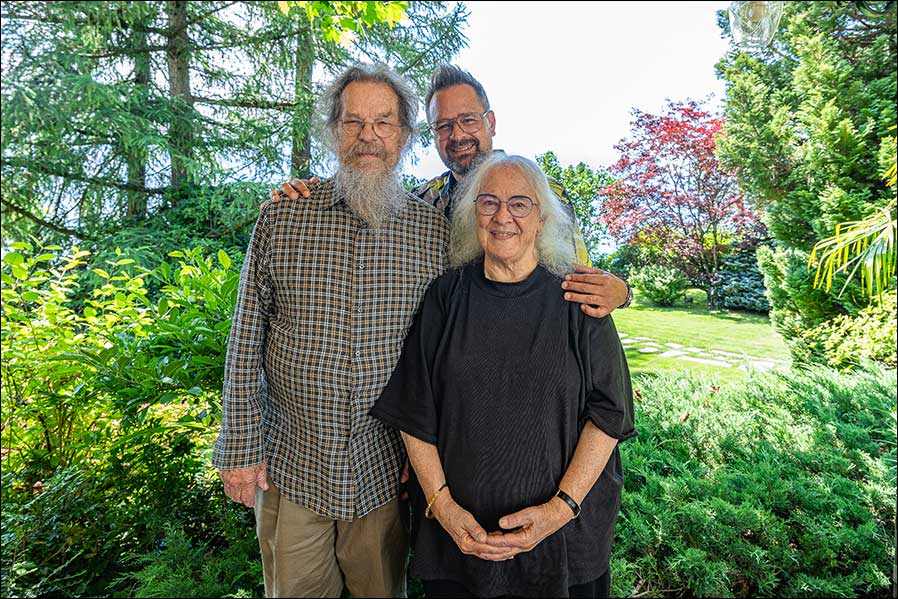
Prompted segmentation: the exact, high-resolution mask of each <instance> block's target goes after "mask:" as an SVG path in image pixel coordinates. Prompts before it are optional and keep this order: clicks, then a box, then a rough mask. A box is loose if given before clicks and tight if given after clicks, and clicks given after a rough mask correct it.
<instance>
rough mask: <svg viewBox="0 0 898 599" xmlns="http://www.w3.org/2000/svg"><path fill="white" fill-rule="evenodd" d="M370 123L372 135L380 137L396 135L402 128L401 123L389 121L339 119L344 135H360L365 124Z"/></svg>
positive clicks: (385, 137)
mask: <svg viewBox="0 0 898 599" xmlns="http://www.w3.org/2000/svg"><path fill="white" fill-rule="evenodd" d="M368 124H370V125H371V128H372V129H374V135H376V136H378V137H380V138H381V139H387V138H390V137H393V136H394V135H396V132H397V131H399V129H401V128H402V126H401V125H397V124H396V123H391V122H390V121H363V120H361V119H344V120H342V121H340V127H342V128H343V133H345V134H346V135H352V136H357V135H361V134H362V131H363V130H364V129H365V125H368Z"/></svg>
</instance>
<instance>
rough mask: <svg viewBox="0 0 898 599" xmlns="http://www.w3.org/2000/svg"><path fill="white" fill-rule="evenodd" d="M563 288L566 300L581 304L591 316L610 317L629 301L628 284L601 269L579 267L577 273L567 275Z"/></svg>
mask: <svg viewBox="0 0 898 599" xmlns="http://www.w3.org/2000/svg"><path fill="white" fill-rule="evenodd" d="M561 288H562V289H564V290H565V294H564V299H566V300H567V301H569V302H577V303H579V304H581V306H580V309H582V310H583V312H585V313H586V314H588V315H589V316H592V317H594V318H601V317H602V316H608V315H609V314H611V313H612V312H614V311H615V310H616V309H617V308H619V307H621V306H622V305H624V303H625V302H626V301H627V284H626V283H624V282H623V281H621V280H620V279H618V278H617V277H615V276H614V275H613V274H611V273H610V272H606V271H604V270H602V269H600V268H590V267H588V266H582V265H580V264H578V265H577V268H576V272H575V273H573V274H569V275H566V276H565V277H564V283H562V284H561Z"/></svg>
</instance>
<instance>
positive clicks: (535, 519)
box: [486, 497, 572, 556]
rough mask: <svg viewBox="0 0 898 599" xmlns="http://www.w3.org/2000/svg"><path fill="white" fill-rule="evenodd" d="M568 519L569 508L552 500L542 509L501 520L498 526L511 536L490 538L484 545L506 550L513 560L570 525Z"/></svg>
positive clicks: (521, 512) (540, 506)
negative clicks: (517, 555) (566, 525)
mask: <svg viewBox="0 0 898 599" xmlns="http://www.w3.org/2000/svg"><path fill="white" fill-rule="evenodd" d="M571 516H572V513H571V508H570V507H568V505H567V504H566V503H565V502H564V501H562V500H561V499H559V498H557V497H553V498H552V499H550V500H549V501H547V502H546V503H543V504H542V505H536V506H533V507H528V508H525V509H523V510H521V511H519V512H515V513H513V514H509V515H507V516H502V518H500V519H499V526H501V527H502V528H504V529H505V530H510V531H511V532H506V533H504V534H499V535H496V534H490V535H489V536H488V537H487V541H486V542H487V544H488V545H493V546H494V547H496V548H507V549H508V550H509V551H510V552H512V556H514V555H516V554H518V553H523V552H525V551H530V550H532V549H533V548H534V547H536V546H537V545H539V544H540V543H541V542H542V541H543V540H544V539H545V538H546V537H548V536H550V535H552V534H554V533H555V532H557V531H558V530H559V529H560V528H561V527H562V526H564V525H565V524H567V523H568V522H570V521H571Z"/></svg>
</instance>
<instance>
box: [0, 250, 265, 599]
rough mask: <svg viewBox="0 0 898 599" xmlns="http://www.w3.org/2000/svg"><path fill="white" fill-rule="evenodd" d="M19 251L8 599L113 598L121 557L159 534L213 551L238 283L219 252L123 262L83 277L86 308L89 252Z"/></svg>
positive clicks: (5, 318) (10, 306) (10, 389)
mask: <svg viewBox="0 0 898 599" xmlns="http://www.w3.org/2000/svg"><path fill="white" fill-rule="evenodd" d="M11 249H12V250H14V251H11V252H9V253H7V255H6V256H5V257H4V265H3V272H2V280H3V288H2V294H3V311H2V315H0V325H2V352H3V369H2V377H3V385H2V395H0V397H2V407H3V415H4V426H3V430H2V435H3V446H4V448H6V451H5V452H4V455H3V460H4V474H3V480H2V483H3V484H2V496H3V515H2V518H3V550H2V566H3V567H2V572H3V574H2V590H3V593H2V594H3V595H4V596H15V595H25V594H27V595H68V596H77V595H84V594H88V595H102V594H108V593H110V592H113V591H114V590H115V589H114V588H113V587H111V586H110V585H113V584H114V581H115V580H116V579H117V578H118V577H119V576H120V575H121V574H122V571H123V568H125V567H126V566H125V565H124V561H123V558H125V557H127V556H128V555H129V554H133V553H141V554H142V553H145V552H146V551H148V550H150V549H152V548H153V547H154V546H155V545H156V543H157V541H158V539H159V537H160V536H161V535H163V534H164V529H165V527H167V526H168V527H177V528H179V529H182V530H184V531H186V533H188V534H190V535H192V536H191V538H192V539H196V540H197V542H200V543H205V542H211V540H212V539H216V538H218V537H220V534H221V533H220V532H218V531H216V528H215V524H214V523H215V522H216V521H217V520H218V519H219V517H220V515H219V514H218V512H219V511H220V510H221V509H223V508H222V507H221V505H219V504H216V503H212V502H210V501H209V499H210V497H215V496H217V497H221V496H222V493H221V489H220V483H219V482H218V481H217V477H213V473H212V471H211V467H210V465H209V463H208V455H207V454H208V452H209V450H210V446H211V443H212V441H213V439H214V436H215V433H216V432H217V430H216V429H217V426H216V425H217V422H218V419H219V416H220V411H221V409H220V394H221V385H222V377H223V366H224V357H225V352H226V349H227V336H228V330H229V328H230V319H231V315H232V312H233V310H234V303H235V299H236V289H237V281H238V272H237V269H236V268H234V267H233V266H232V264H231V260H230V258H229V257H228V256H227V254H225V253H224V252H223V251H219V252H218V256H217V258H212V257H208V256H205V255H204V254H203V252H202V251H201V250H190V251H187V250H185V251H176V252H172V253H171V254H170V255H171V257H172V258H174V259H175V260H176V262H174V265H170V264H168V263H162V264H160V265H159V266H158V267H157V268H155V269H153V270H148V269H145V268H139V267H138V266H137V265H135V264H134V263H133V260H132V259H130V258H128V257H125V256H117V259H116V260H115V261H109V263H108V264H105V265H104V266H105V268H99V267H96V268H93V269H92V270H91V271H90V273H91V275H92V276H96V277H98V278H99V279H100V280H101V281H102V283H101V284H99V285H92V286H91V287H92V289H91V291H90V293H89V294H86V296H85V294H83V293H82V292H81V286H80V283H81V278H82V277H84V276H86V274H87V272H88V271H86V270H85V269H84V264H85V261H86V259H87V254H86V252H80V251H77V249H76V250H75V251H73V252H72V253H70V254H60V253H59V251H60V250H59V248H34V247H32V246H30V245H29V244H22V243H18V244H11ZM148 279H152V280H153V281H155V283H156V286H157V288H158V290H159V298H158V301H151V300H150V299H149V297H148V293H147V286H146V281H147V280H148ZM228 509H230V508H228ZM248 526H249V529H250V530H251V529H252V526H251V524H250V525H248ZM219 542H220V543H221V541H219ZM226 545H227V543H224V546H226Z"/></svg>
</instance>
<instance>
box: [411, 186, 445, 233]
mask: <svg viewBox="0 0 898 599" xmlns="http://www.w3.org/2000/svg"><path fill="white" fill-rule="evenodd" d="M405 200H406V202H405V212H406V213H407V214H408V215H409V216H411V217H412V218H414V219H415V220H418V221H419V222H421V223H422V224H423V225H425V226H432V227H439V228H441V229H443V228H445V229H446V230H447V231H448V230H449V220H448V219H447V218H446V215H445V214H444V213H443V211H442V210H440V209H439V208H437V207H436V206H434V205H433V204H432V203H430V202H428V201H427V200H426V199H424V198H421V197H420V196H418V195H417V194H416V193H415V192H407V193H406V197H405Z"/></svg>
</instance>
